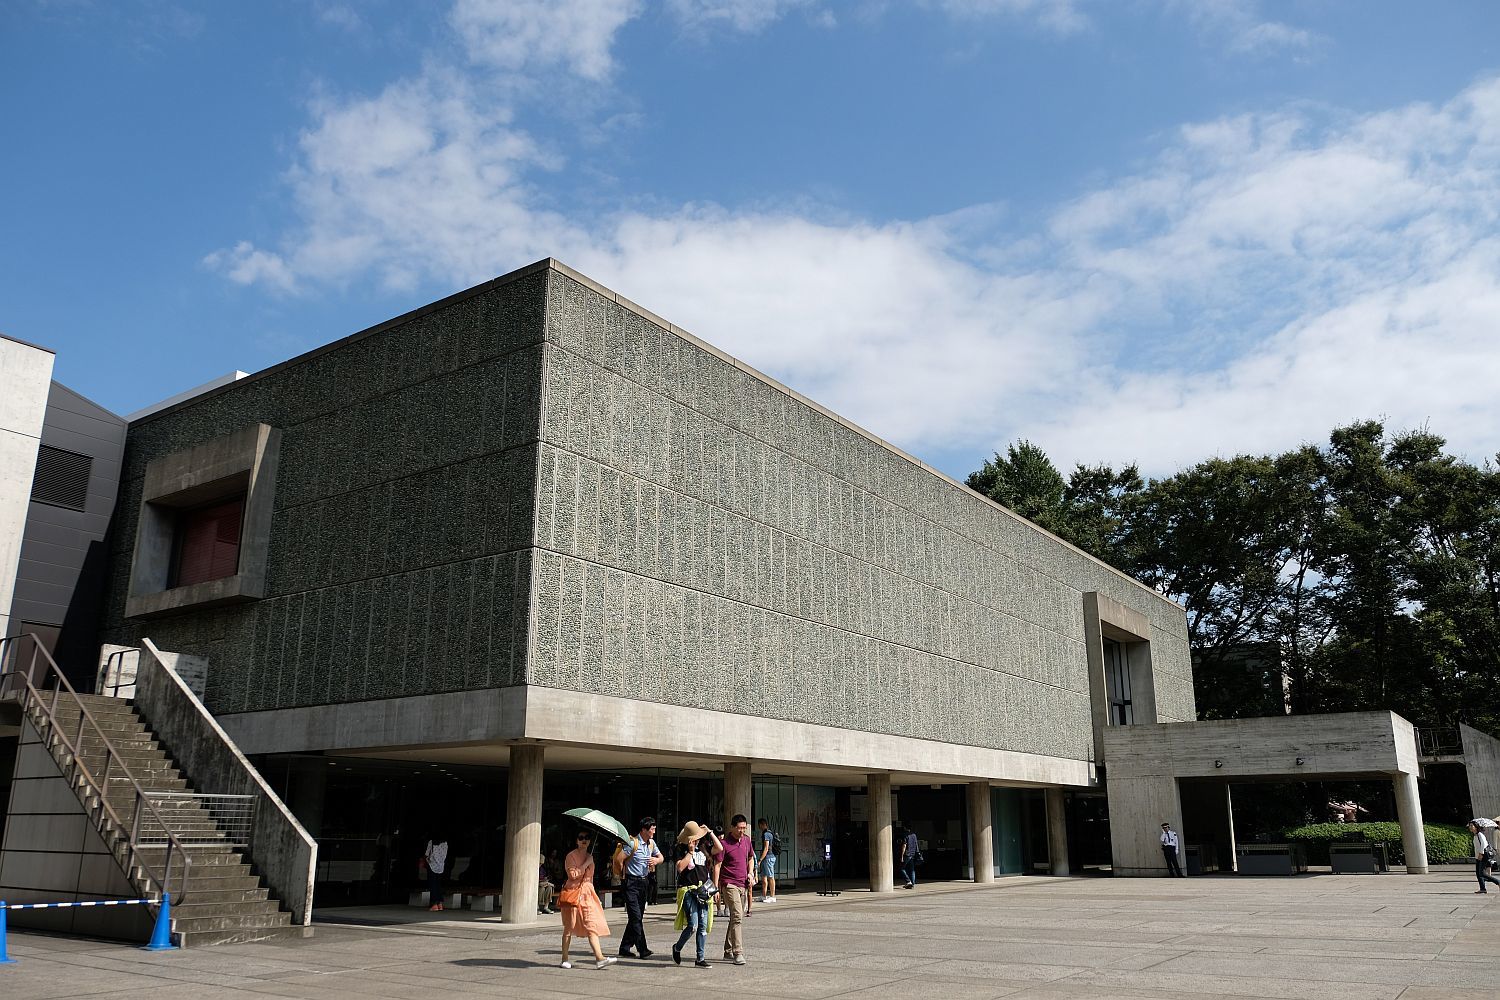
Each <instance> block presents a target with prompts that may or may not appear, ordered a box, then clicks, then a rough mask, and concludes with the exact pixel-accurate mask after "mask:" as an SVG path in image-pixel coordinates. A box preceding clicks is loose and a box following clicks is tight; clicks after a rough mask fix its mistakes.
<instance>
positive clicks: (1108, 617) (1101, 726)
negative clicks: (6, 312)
mask: <svg viewBox="0 0 1500 1000" xmlns="http://www.w3.org/2000/svg"><path fill="white" fill-rule="evenodd" d="M1083 639H1084V645H1085V647H1086V648H1087V650H1088V665H1089V701H1090V705H1091V707H1092V709H1093V720H1094V762H1095V763H1097V764H1102V763H1104V730H1105V729H1106V728H1107V727H1109V726H1113V725H1114V723H1113V722H1111V721H1110V715H1109V680H1108V677H1107V676H1106V674H1105V662H1104V640H1106V639H1111V640H1113V641H1115V642H1117V643H1119V644H1120V645H1121V646H1122V647H1123V649H1124V653H1125V665H1126V667H1127V668H1128V669H1129V671H1130V700H1131V708H1132V714H1133V718H1134V719H1135V725H1146V724H1151V723H1154V722H1156V721H1157V717H1156V676H1155V674H1154V673H1153V672H1152V669H1151V622H1150V620H1149V619H1148V618H1147V617H1146V616H1145V615H1143V614H1141V613H1140V612H1139V611H1135V610H1132V609H1131V608H1128V607H1126V606H1125V605H1123V604H1121V603H1120V602H1119V601H1116V600H1113V599H1112V598H1109V597H1106V596H1104V595H1103V594H1101V593H1099V592H1097V591H1089V592H1088V593H1085V594H1084V595H1083Z"/></svg>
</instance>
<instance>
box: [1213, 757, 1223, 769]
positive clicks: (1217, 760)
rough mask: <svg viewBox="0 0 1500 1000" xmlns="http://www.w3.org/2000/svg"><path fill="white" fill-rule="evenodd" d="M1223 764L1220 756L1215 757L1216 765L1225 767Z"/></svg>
mask: <svg viewBox="0 0 1500 1000" xmlns="http://www.w3.org/2000/svg"><path fill="white" fill-rule="evenodd" d="M1223 766H1224V762H1223V761H1222V760H1220V759H1219V758H1217V757H1215V758H1214V767H1223Z"/></svg>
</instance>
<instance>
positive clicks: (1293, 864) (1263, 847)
mask: <svg viewBox="0 0 1500 1000" xmlns="http://www.w3.org/2000/svg"><path fill="white" fill-rule="evenodd" d="M1235 860H1236V864H1235V868H1236V870H1237V871H1238V872H1239V874H1241V875H1297V874H1300V873H1302V872H1305V871H1307V860H1306V858H1305V856H1304V854H1303V851H1302V845H1301V844H1241V845H1240V846H1239V847H1237V848H1236V849H1235Z"/></svg>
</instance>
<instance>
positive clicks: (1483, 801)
mask: <svg viewBox="0 0 1500 1000" xmlns="http://www.w3.org/2000/svg"><path fill="white" fill-rule="evenodd" d="M1458 733H1459V738H1460V739H1461V740H1462V741H1463V748H1464V772H1465V774H1466V775H1467V777H1468V779H1469V808H1470V809H1471V810H1473V815H1474V816H1488V817H1490V818H1491V819H1493V818H1494V817H1496V816H1500V740H1497V739H1495V738H1494V737H1493V736H1490V735H1488V734H1486V733H1481V732H1480V731H1479V730H1477V729H1474V728H1473V727H1471V726H1465V725H1462V724H1460V725H1459V727H1458Z"/></svg>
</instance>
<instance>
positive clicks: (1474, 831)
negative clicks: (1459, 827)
mask: <svg viewBox="0 0 1500 1000" xmlns="http://www.w3.org/2000/svg"><path fill="white" fill-rule="evenodd" d="M1469 833H1470V835H1471V836H1473V838H1474V877H1475V878H1477V879H1479V888H1478V889H1475V890H1474V895H1476V896H1484V895H1488V894H1489V889H1488V888H1486V887H1485V883H1486V882H1493V883H1494V884H1495V885H1500V879H1497V878H1496V877H1495V876H1493V875H1491V874H1490V873H1489V869H1490V868H1491V867H1492V866H1493V865H1494V863H1495V849H1494V848H1493V847H1491V846H1490V842H1489V838H1487V837H1486V836H1485V835H1484V831H1483V830H1481V829H1480V828H1479V825H1478V824H1477V823H1472V822H1471V823H1470V824H1469Z"/></svg>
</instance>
